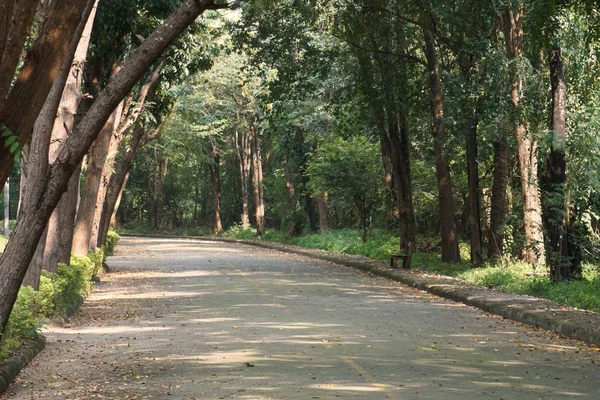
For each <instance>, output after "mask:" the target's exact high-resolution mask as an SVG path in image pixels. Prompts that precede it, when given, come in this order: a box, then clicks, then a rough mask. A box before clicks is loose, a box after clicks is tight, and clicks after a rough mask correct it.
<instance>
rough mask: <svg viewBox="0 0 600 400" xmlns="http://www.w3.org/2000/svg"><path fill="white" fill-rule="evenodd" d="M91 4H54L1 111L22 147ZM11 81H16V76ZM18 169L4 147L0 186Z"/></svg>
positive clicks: (67, 0) (69, 0)
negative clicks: (14, 79)
mask: <svg viewBox="0 0 600 400" xmlns="http://www.w3.org/2000/svg"><path fill="white" fill-rule="evenodd" d="M88 3H89V0H54V1H53V2H52V3H51V4H50V8H49V10H48V15H47V18H46V19H45V21H44V23H43V24H42V26H41V28H40V31H39V36H38V39H37V40H36V41H35V43H34V45H33V47H32V48H31V50H30V51H29V52H28V54H27V57H26V58H25V63H24V65H23V67H22V69H21V71H20V72H19V75H18V76H17V80H16V81H15V83H14V85H13V86H12V89H11V90H10V93H9V94H8V97H7V98H6V101H5V102H4V104H3V107H2V109H1V110H0V121H2V123H3V124H4V125H6V126H7V127H8V128H9V129H10V130H11V132H12V133H13V135H15V136H16V137H17V138H18V140H19V142H20V143H21V145H23V144H25V143H26V142H27V141H28V139H29V138H30V136H31V132H32V129H33V125H34V123H35V120H36V118H37V116H38V114H39V113H40V111H41V109H42V107H43V105H44V102H45V100H46V98H47V97H48V93H50V90H51V89H52V85H53V84H54V81H55V80H56V77H57V75H58V72H59V70H60V69H61V65H62V63H63V61H64V60H65V59H66V58H69V57H72V54H71V55H70V56H69V55H68V53H69V45H70V43H71V42H72V38H73V37H75V36H77V37H79V35H80V33H79V34H77V35H76V32H75V31H76V29H77V26H78V24H79V22H80V21H81V16H82V15H83V12H84V9H85V7H86V5H88ZM10 76H11V80H12V76H13V75H12V74H11V75H10ZM13 165H14V157H13V155H12V154H11V153H10V152H9V149H8V148H5V147H4V146H0V166H1V167H0V182H1V183H4V181H6V179H7V178H8V176H9V175H10V173H11V171H12V168H13Z"/></svg>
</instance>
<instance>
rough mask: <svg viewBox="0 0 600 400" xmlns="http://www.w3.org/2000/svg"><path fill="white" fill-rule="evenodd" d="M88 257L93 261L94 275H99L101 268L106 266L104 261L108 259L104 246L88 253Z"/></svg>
mask: <svg viewBox="0 0 600 400" xmlns="http://www.w3.org/2000/svg"><path fill="white" fill-rule="evenodd" d="M87 258H88V259H89V260H90V261H91V262H92V276H96V275H98V273H99V272H100V270H102V268H104V262H105V261H106V255H105V252H104V248H103V247H96V249H95V250H94V251H90V252H89V253H88V256H87ZM71 260H72V259H71Z"/></svg>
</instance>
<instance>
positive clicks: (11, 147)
mask: <svg viewBox="0 0 600 400" xmlns="http://www.w3.org/2000/svg"><path fill="white" fill-rule="evenodd" d="M13 137H14V136H13ZM18 148H19V142H14V143H13V144H12V145H11V146H10V153H11V154H12V153H14V152H15V151H16V150H17V149H18Z"/></svg>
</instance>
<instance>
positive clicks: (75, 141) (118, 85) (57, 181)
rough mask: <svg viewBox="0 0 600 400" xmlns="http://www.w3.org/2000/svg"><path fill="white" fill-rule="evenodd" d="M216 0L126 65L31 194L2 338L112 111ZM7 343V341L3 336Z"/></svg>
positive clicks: (1, 295) (8, 281) (189, 5)
mask: <svg viewBox="0 0 600 400" xmlns="http://www.w3.org/2000/svg"><path fill="white" fill-rule="evenodd" d="M222 7H224V6H218V5H215V4H214V3H213V1H212V0H185V1H184V2H183V4H182V5H181V6H180V7H179V8H178V9H177V10H175V11H174V12H173V14H172V15H171V16H170V17H169V18H167V19H166V20H165V22H164V23H163V24H162V25H161V26H160V27H158V28H157V29H156V30H155V31H154V32H153V33H152V34H151V35H150V36H149V37H148V38H147V39H146V40H145V41H144V42H143V43H142V44H141V45H140V47H139V48H138V49H137V50H136V51H135V52H134V53H133V54H132V55H131V56H130V57H129V58H128V59H127V60H126V61H125V63H124V67H123V69H122V70H121V72H120V73H119V74H118V75H117V76H116V77H115V79H114V80H112V81H111V82H109V84H108V85H107V87H106V88H105V89H104V90H103V91H102V93H101V94H100V95H99V96H98V98H97V99H96V101H95V102H94V104H93V105H92V107H91V108H90V110H89V111H88V112H87V114H86V116H85V117H84V118H83V120H82V121H81V122H80V124H79V125H78V126H77V128H76V129H75V130H74V131H73V134H72V135H70V136H69V138H68V139H67V141H66V142H65V146H64V147H63V149H62V150H61V152H60V154H59V155H58V157H57V160H56V161H55V162H54V164H52V166H51V167H50V169H49V171H48V173H47V175H46V179H45V181H44V183H43V185H42V186H41V187H38V188H36V190H35V193H31V194H30V195H31V196H32V199H33V200H32V202H31V204H33V206H32V207H31V208H28V209H26V210H23V211H22V215H21V218H20V219H19V221H18V222H17V226H16V227H15V230H14V232H13V234H12V236H11V240H10V241H9V242H8V244H7V246H6V248H5V250H4V253H2V255H1V256H0V332H2V336H3V334H4V329H5V328H6V324H7V322H8V318H9V316H10V312H11V310H12V308H13V305H14V303H15V300H16V298H17V293H18V291H19V287H20V286H21V282H22V281H23V277H24V276H25V273H26V271H27V266H28V265H29V262H30V261H31V258H32V257H33V253H34V252H35V248H36V245H37V243H38V242H39V240H40V237H41V236H42V233H43V231H44V229H45V227H46V224H47V222H48V219H49V218H50V214H51V213H52V210H53V209H54V207H56V204H57V203H58V202H59V200H60V197H61V196H62V194H63V193H64V192H65V191H66V190H67V185H68V182H69V179H70V178H71V176H72V175H73V172H74V171H75V169H76V168H77V166H78V165H79V164H80V163H81V161H82V159H83V157H84V156H85V154H86V153H87V151H88V150H89V148H90V146H91V144H92V143H93V142H94V140H95V139H96V137H97V136H98V134H99V133H100V130H101V129H102V126H103V125H104V123H105V121H106V120H107V119H108V117H109V116H110V114H111V113H112V110H114V109H115V108H116V107H117V105H118V104H119V103H120V102H121V101H122V100H123V98H125V96H126V94H127V93H128V92H129V91H130V90H131V89H132V88H133V86H134V85H135V84H136V82H137V81H138V80H139V79H140V78H141V77H142V76H143V75H144V73H145V72H146V71H147V70H148V69H149V68H150V67H151V65H152V64H153V63H154V62H155V61H156V60H157V59H158V57H160V56H161V54H162V53H164V52H165V51H166V50H167V49H168V48H169V47H170V45H171V44H172V43H173V42H174V41H175V39H177V38H178V37H179V36H180V35H181V33H182V32H183V31H184V30H185V29H187V27H188V26H189V25H190V24H192V23H193V22H194V21H195V20H196V18H197V17H198V15H200V14H202V12H204V11H205V10H207V9H209V8H212V9H216V8H222ZM0 340H2V337H0Z"/></svg>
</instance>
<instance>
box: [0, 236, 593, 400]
mask: <svg viewBox="0 0 600 400" xmlns="http://www.w3.org/2000/svg"><path fill="white" fill-rule="evenodd" d="M109 266H110V267H111V269H112V271H113V272H112V273H111V274H109V275H108V276H107V277H106V278H105V279H104V280H103V282H102V283H100V284H98V285H97V287H96V289H95V291H94V294H93V295H92V296H90V298H89V299H88V301H87V302H86V304H85V306H84V307H83V308H82V309H81V311H80V313H79V314H78V315H77V316H76V317H75V318H74V319H73V320H72V321H71V323H70V326H67V327H63V328H48V329H47V337H48V338H49V344H48V346H47V348H46V350H45V351H44V352H43V353H42V354H41V355H40V356H38V358H36V360H35V361H34V362H33V363H32V365H31V366H30V367H29V368H28V369H27V370H25V371H24V373H22V375H21V377H19V378H18V380H17V381H16V382H15V384H14V385H13V386H12V388H11V389H10V391H9V392H8V394H7V395H5V397H3V399H4V398H10V399H13V398H14V399H38V398H44V399H50V398H54V399H93V398H105V399H143V398H161V399H198V400H201V399H202V400H203V399H301V400H304V399H478V398H481V399H567V398H569V399H570V398H591V399H597V398H599V397H600V387H599V386H598V382H600V352H598V351H597V349H594V348H591V347H588V346H585V345H584V344H582V343H581V342H576V341H573V340H569V339H564V338H561V337H558V336H556V335H554V334H551V333H547V332H544V331H539V330H532V329H531V328H530V327H526V326H523V325H519V324H516V323H512V322H510V321H506V320H503V319H501V318H498V317H494V316H490V315H487V314H484V313H483V312H481V311H479V310H477V309H473V308H470V307H467V306H464V305H462V304H457V303H453V302H451V301H447V300H444V299H440V298H437V297H434V296H431V295H428V294H425V293H423V292H419V291H416V290H414V289H411V288H407V287H405V286H402V285H399V284H397V283H395V282H390V281H387V280H385V279H381V278H373V277H370V276H368V275H365V274H362V273H360V272H357V271H355V270H352V269H348V268H345V267H340V266H336V265H333V264H328V263H324V262H320V261H314V260H310V259H307V258H303V257H299V256H290V255H287V254H282V253H279V252H275V251H268V250H260V249H256V248H251V247H245V246H241V245H233V244H224V243H215V242H204V241H187V240H165V239H137V238H124V239H122V240H121V243H120V244H119V250H118V253H117V255H116V256H114V257H112V258H111V259H110V260H109Z"/></svg>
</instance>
